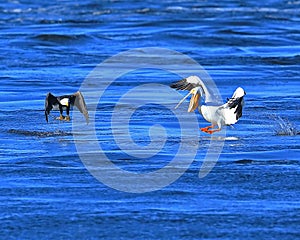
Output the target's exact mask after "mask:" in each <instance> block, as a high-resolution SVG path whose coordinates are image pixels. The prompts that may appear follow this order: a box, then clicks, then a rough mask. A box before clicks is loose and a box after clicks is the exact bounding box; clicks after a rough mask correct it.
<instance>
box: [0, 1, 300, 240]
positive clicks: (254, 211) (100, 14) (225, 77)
mask: <svg viewBox="0 0 300 240" xmlns="http://www.w3.org/2000/svg"><path fill="white" fill-rule="evenodd" d="M299 24H300V3H299V1H276V0H267V1H263V2H260V1H235V0H231V1H149V0H146V1H88V0H82V1H68V0H65V1H51V2H47V1H34V0H28V1H18V0H16V1H7V2H4V3H3V2H1V3H0V28H1V32H0V35H1V37H0V49H1V56H0V62H1V64H0V69H1V74H0V80H1V88H0V172H1V173H0V176H1V186H0V199H1V201H0V210H1V211H0V219H1V227H0V229H1V239H41V238H46V239H105V238H106V239H129V238H130V239H132V238H137V239H296V238H299V237H300V232H299V224H300V204H299V197H300V188H299V174H300V145H299V134H298V132H299V130H300V126H299V125H300V118H299V110H300V91H299V90H300V87H299V84H300V76H299V63H300V44H299V43H300V30H299ZM146 47H161V48H166V49H171V50H173V51H178V52H180V53H182V54H185V55H187V56H189V57H191V58H193V59H194V60H196V61H197V62H198V63H199V64H201V65H202V66H203V67H204V68H205V70H206V71H207V72H208V73H209V75H210V76H211V77H212V79H213V80H214V82H215V83H216V85H217V87H218V89H219V91H220V93H221V95H222V97H223V99H226V98H227V97H230V96H231V94H232V93H233V91H234V90H235V88H236V87H238V86H241V87H243V88H244V89H245V90H246V92H247V95H246V97H245V102H246V105H245V108H244V113H243V116H242V118H241V119H240V121H239V122H238V123H237V124H236V125H234V128H230V127H228V128H227V131H226V138H225V142H224V148H223V150H222V154H221V155H220V158H219V160H218V162H217V164H216V166H215V167H214V168H213V169H212V171H211V172H210V173H209V174H208V175H207V176H206V177H204V178H198V173H199V168H200V167H201V164H202V163H203V159H204V157H205V154H206V151H207V147H208V144H209V140H210V136H208V135H206V134H204V133H200V132H199V133H198V132H197V131H198V129H192V130H191V131H190V134H191V135H190V136H192V135H193V134H196V135H197V136H198V135H199V142H197V143H195V142H193V143H192V145H193V144H194V145H195V144H198V151H197V154H196V156H195V160H194V161H193V163H192V164H191V166H190V167H189V168H188V170H187V171H186V172H185V173H184V174H183V175H182V176H181V177H180V178H179V179H178V180H177V181H175V182H173V183H172V184H170V185H168V186H166V187H164V188H162V189H160V190H157V191H152V192H146V193H139V194H136V193H130V192H124V191H118V190H115V189H112V188H110V187H108V186H106V185H105V184H103V183H101V182H100V181H98V180H97V179H96V178H95V177H93V176H92V175H91V173H90V172H89V171H88V170H87V169H86V167H85V165H84V164H83V163H82V161H81V159H80V158H79V155H78V153H77V151H76V145H75V141H74V136H73V132H72V123H71V122H70V123H67V122H58V121H56V120H55V117H56V115H57V112H52V114H51V115H50V121H49V123H48V124H47V123H46V121H45V119H44V112H43V108H44V98H45V96H46V94H47V92H52V93H53V94H55V95H62V94H67V93H73V92H76V91H77V90H78V89H79V88H80V87H81V84H82V83H83V82H84V80H85V79H86V77H87V76H88V74H89V73H90V72H91V71H92V70H93V69H94V68H95V67H96V65H97V64H99V63H101V62H102V61H104V60H106V59H108V58H110V57H112V56H114V55H115V54H118V53H120V52H123V51H127V50H130V49H135V48H146ZM167 57H168V56H166V58H167ZM157 64H163V65H164V66H167V65H168V62H163V63H160V62H159V63H157ZM118 67H122V66H115V68H116V69H118ZM145 67H146V66H145ZM193 74H195V73H194V72H193ZM177 77H178V76H176V75H175V74H173V73H168V72H165V71H161V70H159V69H151V68H150V69H146V68H145V69H141V70H137V71H133V72H130V73H128V74H127V75H125V76H121V77H120V78H118V79H117V80H116V82H114V84H112V85H111V86H110V87H109V88H108V89H107V91H106V94H105V96H103V98H102V101H101V102H100V103H96V104H98V105H97V111H96V113H95V114H94V116H95V118H94V120H95V122H96V124H95V126H96V132H97V137H98V140H99V144H101V146H102V149H104V153H105V154H107V156H109V157H110V158H111V160H112V162H114V164H116V165H117V166H119V167H120V168H123V169H125V170H128V171H132V172H137V173H140V172H142V173H146V172H151V171H153V170H157V169H159V168H161V167H164V166H166V164H167V163H168V162H169V161H171V159H172V158H173V156H174V154H176V152H177V151H178V143H179V141H180V131H179V130H178V128H179V125H178V123H177V122H176V119H175V118H174V116H173V115H172V113H171V111H170V110H169V109H168V108H166V107H164V106H159V105H153V104H152V105H151V104H150V105H146V106H144V107H141V108H138V109H137V111H135V112H134V114H133V115H132V118H131V122H130V134H131V135H132V138H133V140H134V142H135V143H136V144H139V145H140V146H142V147H143V146H147V145H149V144H151V138H150V137H149V128H150V127H151V126H152V125H153V123H158V124H160V125H161V126H162V127H164V129H165V132H166V133H167V134H168V138H167V142H166V145H165V146H164V147H163V148H162V150H161V151H160V152H159V153H158V154H157V155H155V156H154V157H148V158H145V159H142V160H141V159H139V158H138V157H130V155H129V154H127V153H126V152H124V151H122V149H120V148H118V146H117V144H116V142H115V141H114V137H113V136H112V131H111V129H110V118H111V114H112V111H113V109H114V107H115V104H116V101H117V100H118V99H119V98H121V97H122V95H123V94H125V93H126V92H127V91H128V90H130V89H132V88H134V87H137V86H139V85H140V84H147V83H156V84H164V85H169V84H170V83H171V82H173V81H176V80H180V79H178V78H177ZM83 94H85V93H83ZM181 94H182V95H183V94H184V93H181ZM165 98H166V105H168V106H174V107H175V106H176V104H177V102H178V101H179V99H180V98H178V99H177V98H176V99H175V98H172V99H170V98H169V97H168V96H166V97H165ZM86 100H88V98H87V99H86ZM92 104H95V103H91V102H88V101H87V105H88V107H91V106H92ZM123 108H124V111H125V112H126V111H129V110H130V108H131V105H126V106H123ZM181 108H182V109H183V110H185V108H187V104H185V105H182V106H181ZM91 115H93V114H92V113H91ZM121 120H122V119H121ZM186 121H187V122H188V121H191V119H189V118H188V117H187V118H186ZM198 121H199V127H204V126H207V123H206V122H205V121H204V120H203V119H202V118H201V117H200V116H198ZM290 126H292V127H293V131H292V132H293V133H296V134H289V133H290V132H291V131H290V130H289V127H290ZM117 127H118V126H117ZM123 127H124V126H123V125H122V124H121V123H120V125H119V129H122V128H123ZM83 129H84V128H83ZM153 134H154V137H155V136H156V137H157V138H160V137H161V135H160V134H161V132H160V131H153ZM190 136H188V137H190ZM125 144H126V143H125ZM153 146H154V150H155V146H156V145H155V143H154V145H153ZM127 147H128V148H130V147H131V145H130V144H129V143H128V145H127Z"/></svg>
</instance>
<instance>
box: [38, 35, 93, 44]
mask: <svg viewBox="0 0 300 240" xmlns="http://www.w3.org/2000/svg"><path fill="white" fill-rule="evenodd" d="M87 38H89V36H87V35H85V34H78V35H67V34H38V35H35V36H33V39H36V40H39V41H47V42H59V43H62V42H70V41H81V40H85V39H87Z"/></svg>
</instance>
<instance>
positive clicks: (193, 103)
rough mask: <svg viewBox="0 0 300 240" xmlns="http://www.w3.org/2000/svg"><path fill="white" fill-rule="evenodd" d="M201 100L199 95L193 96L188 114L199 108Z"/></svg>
mask: <svg viewBox="0 0 300 240" xmlns="http://www.w3.org/2000/svg"><path fill="white" fill-rule="evenodd" d="M199 98H200V94H199V93H196V94H193V96H192V97H191V100H190V105H189V108H188V112H192V111H194V110H195V109H196V108H197V107H198V105H199Z"/></svg>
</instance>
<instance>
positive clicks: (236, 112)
mask: <svg viewBox="0 0 300 240" xmlns="http://www.w3.org/2000/svg"><path fill="white" fill-rule="evenodd" d="M170 87H171V88H175V89H176V90H188V91H190V92H189V93H188V94H187V95H186V96H185V97H184V98H183V99H182V100H181V101H180V102H179V103H178V104H177V106H176V107H175V109H176V108H178V107H179V105H180V104H181V103H183V101H184V100H185V99H186V98H187V97H188V96H189V95H191V94H192V97H191V100H190V105H189V108H188V112H192V111H194V110H195V109H196V108H197V107H198V106H199V107H198V110H199V112H200V113H201V114H202V116H203V118H204V119H205V120H206V121H208V122H210V123H211V126H208V127H205V128H200V130H201V131H202V132H206V133H209V134H212V133H214V132H218V131H220V130H221V129H222V127H223V126H225V125H232V124H235V123H236V122H237V121H238V120H239V118H240V117H241V116H242V110H243V105H244V99H243V98H244V96H245V95H246V93H245V91H244V89H243V88H241V87H238V88H237V89H236V90H235V92H234V93H233V95H232V97H231V98H229V99H228V101H227V103H225V104H223V105H216V104H214V103H213V99H212V94H211V93H210V92H209V89H207V87H206V86H205V85H204V83H203V81H202V80H201V79H200V78H199V77H197V76H190V77H188V78H185V79H183V80H180V81H178V82H175V83H173V84H171V86H170ZM203 96H204V103H205V104H203V105H201V97H203ZM215 126H218V128H217V129H214V127H215Z"/></svg>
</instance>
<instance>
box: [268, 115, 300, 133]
mask: <svg viewBox="0 0 300 240" xmlns="http://www.w3.org/2000/svg"><path fill="white" fill-rule="evenodd" d="M272 118H273V119H274V120H275V123H276V126H275V134H276V135H277V136H295V135H299V134H300V131H298V129H297V128H296V126H295V125H294V124H293V123H291V122H290V121H289V120H288V119H287V118H282V117H280V116H276V115H274V116H272Z"/></svg>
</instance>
